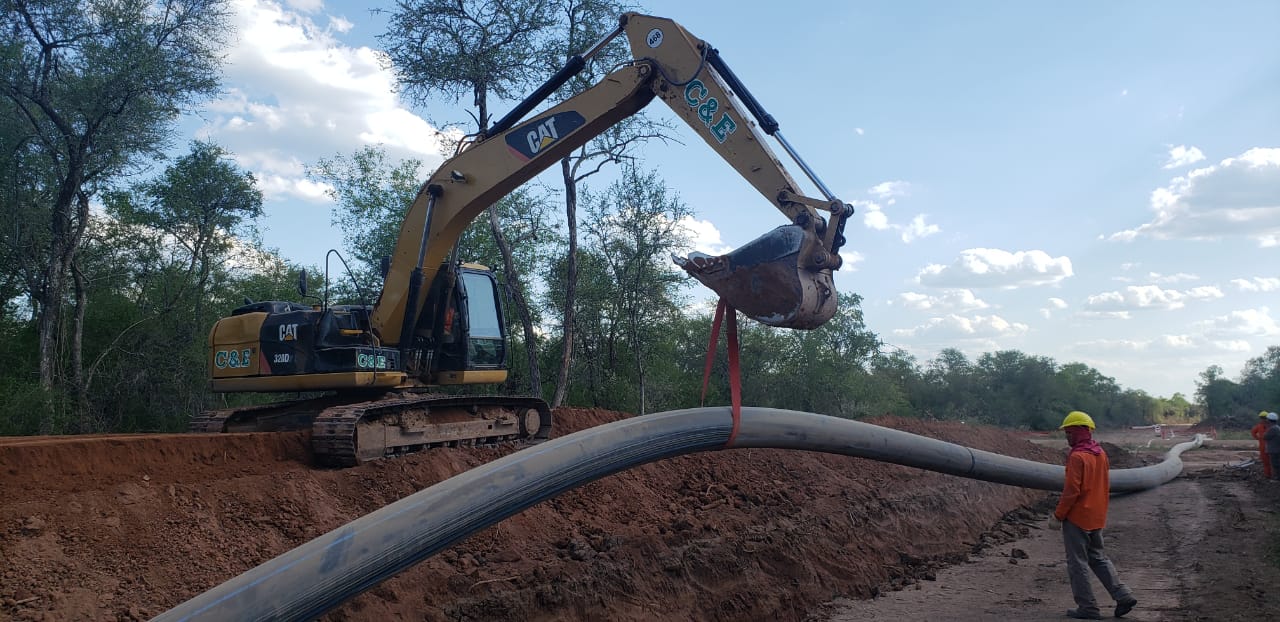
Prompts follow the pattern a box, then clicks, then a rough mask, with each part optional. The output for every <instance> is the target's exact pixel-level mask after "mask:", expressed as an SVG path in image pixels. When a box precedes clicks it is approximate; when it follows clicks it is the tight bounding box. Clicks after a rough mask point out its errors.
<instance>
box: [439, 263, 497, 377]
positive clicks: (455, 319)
mask: <svg viewBox="0 0 1280 622" xmlns="http://www.w3.org/2000/svg"><path fill="white" fill-rule="evenodd" d="M454 287H455V288H456V289H455V291H454V295H453V297H452V298H453V305H452V306H451V307H450V308H449V309H447V310H446V311H445V316H444V322H443V332H444V335H443V339H442V347H441V350H440V358H439V365H438V367H437V369H438V370H439V371H472V370H502V369H506V367H507V331H506V324H505V322H504V320H503V315H502V298H501V296H500V295H499V291H498V283H497V280H496V279H495V278H494V277H493V273H492V272H490V271H488V270H487V269H476V268H468V267H463V268H461V269H460V270H459V273H458V279H457V281H456V283H455V285H454Z"/></svg>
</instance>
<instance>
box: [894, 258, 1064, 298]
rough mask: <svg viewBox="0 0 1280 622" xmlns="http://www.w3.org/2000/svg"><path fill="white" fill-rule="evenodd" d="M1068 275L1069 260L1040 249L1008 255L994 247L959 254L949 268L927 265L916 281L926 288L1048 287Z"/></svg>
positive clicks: (947, 266) (940, 265) (946, 266)
mask: <svg viewBox="0 0 1280 622" xmlns="http://www.w3.org/2000/svg"><path fill="white" fill-rule="evenodd" d="M1071 275H1072V271H1071V259H1070V258H1068V257H1066V256H1063V257H1050V256H1049V254H1048V253H1046V252H1044V251H1040V250H1032V251H1017V252H1012V253H1011V252H1009V251H1005V250H1000V249H996V248H971V249H967V250H964V251H961V253H960V256H959V257H958V258H956V260H955V261H953V262H951V264H950V265H942V264H930V265H928V266H925V268H924V269H923V270H921V271H920V272H919V274H917V275H916V282H917V283H920V284H921V285H927V286H930V287H1001V288H1014V287H1020V286H1024V285H1049V284H1053V283H1058V282H1060V281H1062V280H1063V279H1065V278H1067V277H1069V276H1071Z"/></svg>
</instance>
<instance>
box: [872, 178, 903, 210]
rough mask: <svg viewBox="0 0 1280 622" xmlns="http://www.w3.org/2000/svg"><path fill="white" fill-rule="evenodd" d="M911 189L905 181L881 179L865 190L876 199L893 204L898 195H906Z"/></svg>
mask: <svg viewBox="0 0 1280 622" xmlns="http://www.w3.org/2000/svg"><path fill="white" fill-rule="evenodd" d="M910 190H911V184H909V183H907V182H905V181H900V180H899V181H882V182H880V183H878V184H876V185H874V186H872V187H870V188H868V189H867V192H868V193H870V194H871V195H872V196H875V197H876V198H877V199H880V200H882V201H886V202H888V204H889V205H893V204H894V202H895V201H896V199H897V198H898V197H904V196H907V193H908V192H909V191H910Z"/></svg>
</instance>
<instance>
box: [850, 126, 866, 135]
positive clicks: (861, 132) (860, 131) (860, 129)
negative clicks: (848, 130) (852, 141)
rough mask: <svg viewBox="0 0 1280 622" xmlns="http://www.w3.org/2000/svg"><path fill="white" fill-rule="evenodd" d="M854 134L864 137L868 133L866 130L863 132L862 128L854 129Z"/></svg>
mask: <svg viewBox="0 0 1280 622" xmlns="http://www.w3.org/2000/svg"><path fill="white" fill-rule="evenodd" d="M853 132H854V133H855V134H857V135H858V136H862V135H863V134H866V133H867V132H866V131H865V130H863V129H862V128H860V127H855V128H853Z"/></svg>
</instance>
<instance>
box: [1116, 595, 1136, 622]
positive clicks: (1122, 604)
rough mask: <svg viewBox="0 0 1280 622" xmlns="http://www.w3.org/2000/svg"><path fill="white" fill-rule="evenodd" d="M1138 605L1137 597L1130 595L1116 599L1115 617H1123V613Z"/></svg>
mask: <svg viewBox="0 0 1280 622" xmlns="http://www.w3.org/2000/svg"><path fill="white" fill-rule="evenodd" d="M1137 606H1138V599H1136V598H1134V597H1132V596H1130V597H1128V598H1126V599H1124V600H1120V601H1116V617H1117V618H1123V617H1124V614H1126V613H1129V612H1130V611H1133V608H1134V607H1137Z"/></svg>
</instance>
